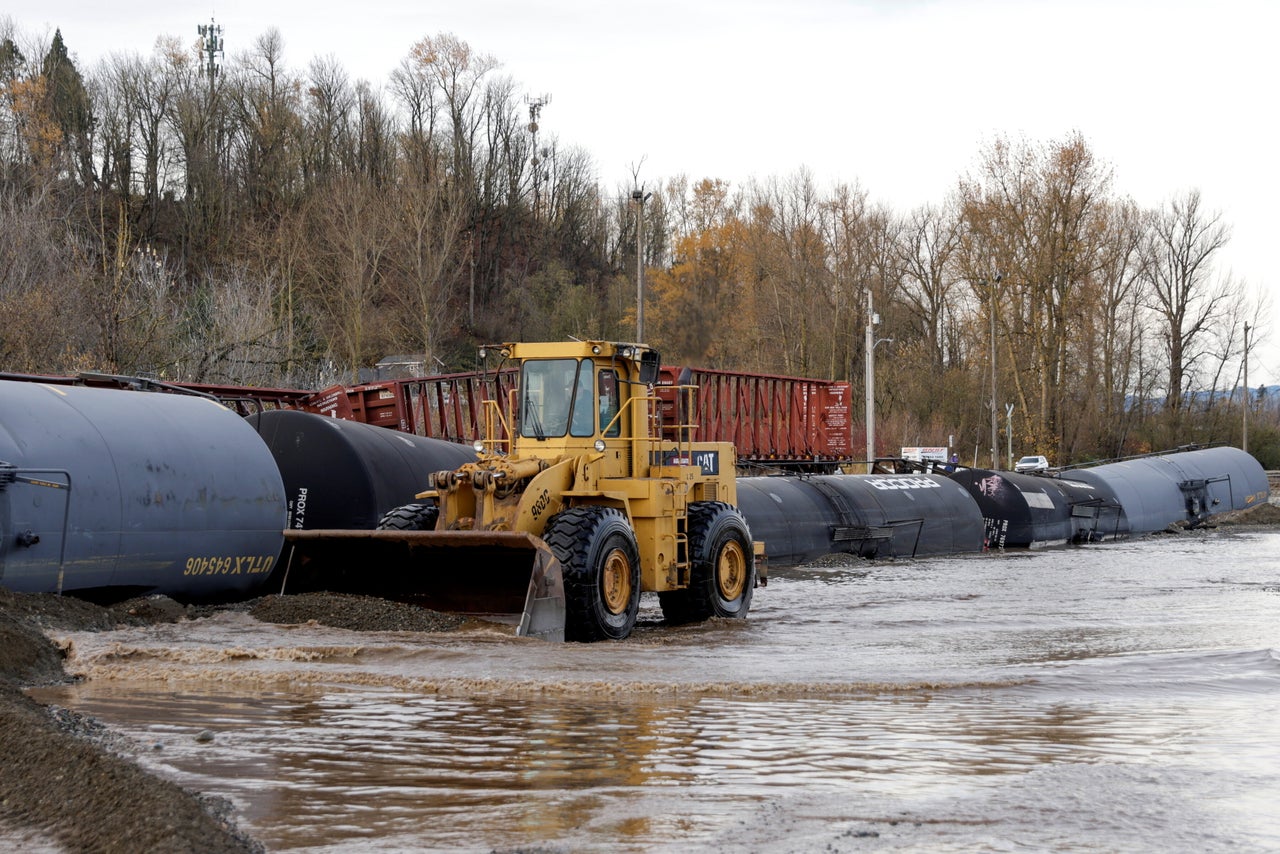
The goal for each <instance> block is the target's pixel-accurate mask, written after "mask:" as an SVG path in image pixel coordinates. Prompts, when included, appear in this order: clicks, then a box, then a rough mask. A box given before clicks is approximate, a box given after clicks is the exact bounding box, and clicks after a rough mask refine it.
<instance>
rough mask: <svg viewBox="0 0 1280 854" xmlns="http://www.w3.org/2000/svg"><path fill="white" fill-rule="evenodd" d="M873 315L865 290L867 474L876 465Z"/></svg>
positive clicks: (868, 293) (874, 332) (869, 297)
mask: <svg viewBox="0 0 1280 854" xmlns="http://www.w3.org/2000/svg"><path fill="white" fill-rule="evenodd" d="M875 317H876V316H875V313H874V312H873V311H872V309H871V289H870V288H867V337H866V344H865V346H866V359H865V364H866V376H865V377H864V378H863V379H864V380H865V383H864V384H865V386H866V401H865V402H866V412H867V415H866V422H867V473H868V474H870V473H871V472H872V471H873V470H874V469H875V465H876V410H875V394H876V391H875V389H876V353H875V351H876V337H875V336H876V330H875V323H876V321H875Z"/></svg>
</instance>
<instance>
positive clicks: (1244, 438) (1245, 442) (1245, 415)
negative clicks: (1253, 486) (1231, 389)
mask: <svg viewBox="0 0 1280 854" xmlns="http://www.w3.org/2000/svg"><path fill="white" fill-rule="evenodd" d="M1241 403H1243V404H1244V405H1243V406H1242V407H1241V414H1240V419H1241V421H1240V450H1242V451H1244V452H1245V453H1248V451H1249V324H1248V323H1246V324H1245V325H1244V398H1243V400H1241Z"/></svg>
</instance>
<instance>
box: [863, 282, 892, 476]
mask: <svg viewBox="0 0 1280 854" xmlns="http://www.w3.org/2000/svg"><path fill="white" fill-rule="evenodd" d="M879 322H880V315H878V314H876V313H875V311H874V310H873V308H872V305H871V289H870V288H867V337H866V343H865V345H864V346H865V348H866V353H867V356H866V369H867V373H866V377H865V380H866V383H865V385H866V407H867V418H866V421H867V473H868V474H870V473H871V472H872V471H873V470H874V469H875V467H876V347H877V346H878V345H880V344H886V343H889V342H892V341H893V339H892V338H876V324H877V323H879Z"/></svg>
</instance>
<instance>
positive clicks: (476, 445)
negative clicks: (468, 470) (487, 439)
mask: <svg viewBox="0 0 1280 854" xmlns="http://www.w3.org/2000/svg"><path fill="white" fill-rule="evenodd" d="M471 447H472V448H473V449H475V452H476V453H477V454H483V453H484V439H476V440H475V441H474V442H472V443H471Z"/></svg>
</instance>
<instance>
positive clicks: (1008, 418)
mask: <svg viewBox="0 0 1280 854" xmlns="http://www.w3.org/2000/svg"><path fill="white" fill-rule="evenodd" d="M1004 435H1005V439H1006V440H1007V441H1008V443H1009V464H1008V467H1009V468H1010V469H1012V468H1013V404H1012V403H1006V404H1005V405H1004Z"/></svg>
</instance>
